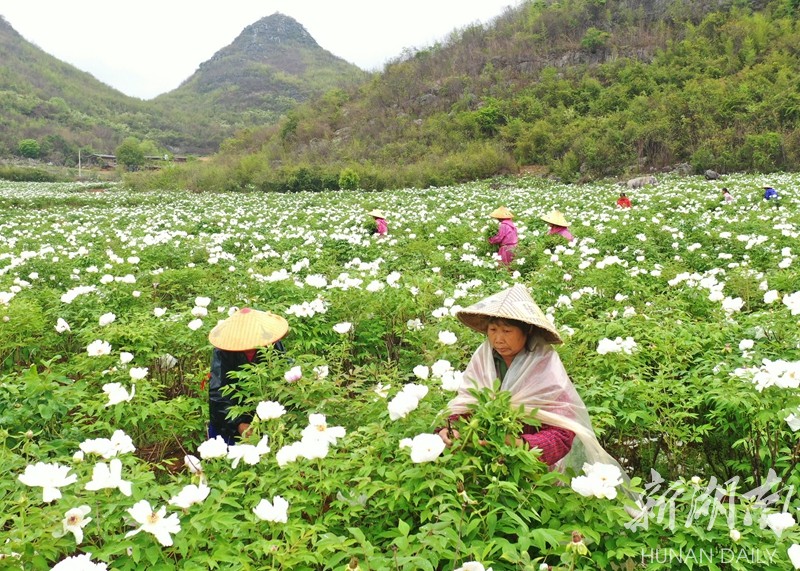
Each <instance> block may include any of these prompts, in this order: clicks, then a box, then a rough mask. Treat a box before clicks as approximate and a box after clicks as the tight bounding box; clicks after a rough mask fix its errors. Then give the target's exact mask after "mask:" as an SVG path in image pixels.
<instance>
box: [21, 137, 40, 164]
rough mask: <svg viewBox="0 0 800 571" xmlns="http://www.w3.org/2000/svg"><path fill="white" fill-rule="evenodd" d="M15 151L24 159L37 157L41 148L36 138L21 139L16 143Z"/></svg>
mask: <svg viewBox="0 0 800 571" xmlns="http://www.w3.org/2000/svg"><path fill="white" fill-rule="evenodd" d="M17 152H18V153H19V154H20V155H21V156H23V157H25V158H26V159H38V158H39V153H40V152H41V149H40V147H39V142H38V141H37V140H36V139H22V140H21V141H20V142H19V144H17Z"/></svg>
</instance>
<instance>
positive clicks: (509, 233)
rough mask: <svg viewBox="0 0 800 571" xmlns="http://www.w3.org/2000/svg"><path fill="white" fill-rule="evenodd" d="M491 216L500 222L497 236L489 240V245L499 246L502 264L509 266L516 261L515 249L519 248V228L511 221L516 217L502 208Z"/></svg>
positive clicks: (497, 209)
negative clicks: (512, 261)
mask: <svg viewBox="0 0 800 571" xmlns="http://www.w3.org/2000/svg"><path fill="white" fill-rule="evenodd" d="M489 216H491V217H492V218H496V219H497V220H499V221H500V226H499V227H498V228H497V234H495V235H494V236H492V237H491V238H489V243H490V244H495V245H497V246H499V248H498V249H497V253H498V255H499V256H500V263H501V264H504V265H506V266H508V265H509V264H511V260H513V259H514V248H516V247H517V242H518V241H519V238H518V237H517V227H516V226H514V222H512V220H511V219H512V218H513V217H514V215H513V214H511V211H510V210H509V209H508V208H506V207H505V206H501V207H499V208H496V209H494V210H493V211H492V213H491V214H489Z"/></svg>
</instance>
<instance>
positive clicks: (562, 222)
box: [540, 210, 575, 242]
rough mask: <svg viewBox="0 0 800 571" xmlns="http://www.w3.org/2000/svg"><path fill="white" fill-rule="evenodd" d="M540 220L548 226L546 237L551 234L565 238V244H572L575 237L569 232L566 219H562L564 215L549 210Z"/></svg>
mask: <svg viewBox="0 0 800 571" xmlns="http://www.w3.org/2000/svg"><path fill="white" fill-rule="evenodd" d="M540 220H544V221H545V222H547V223H548V224H549V225H550V230H549V231H548V232H547V235H548V236H550V235H551V234H558V235H560V236H563V237H564V238H566V239H567V242H572V241H573V240H574V239H575V237H574V236H573V235H572V233H571V232H570V231H569V222H567V220H566V218H564V215H563V214H561V213H560V212H559V211H558V210H551V211H550V212H548V213H547V214H545V215H544V216H542V217H541V218H540Z"/></svg>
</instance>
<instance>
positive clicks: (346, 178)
mask: <svg viewBox="0 0 800 571" xmlns="http://www.w3.org/2000/svg"><path fill="white" fill-rule="evenodd" d="M360 182H361V179H360V178H359V176H358V173H357V172H356V171H355V170H353V169H350V168H347V169H343V170H342V172H340V173H339V188H341V189H343V190H355V189H357V188H358V187H359V183H360Z"/></svg>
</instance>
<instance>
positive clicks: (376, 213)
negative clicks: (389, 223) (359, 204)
mask: <svg viewBox="0 0 800 571" xmlns="http://www.w3.org/2000/svg"><path fill="white" fill-rule="evenodd" d="M367 214H369V215H370V216H372V217H373V218H386V215H385V214H384V213H383V212H381V211H380V210H377V209H375V210H370V211H369V212H367Z"/></svg>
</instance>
